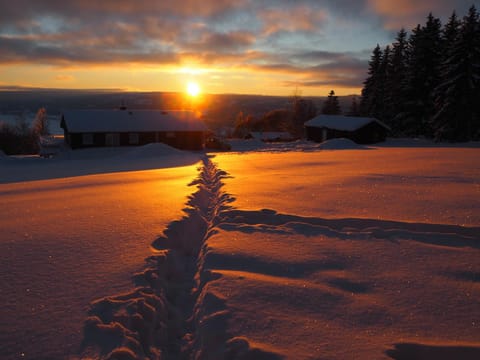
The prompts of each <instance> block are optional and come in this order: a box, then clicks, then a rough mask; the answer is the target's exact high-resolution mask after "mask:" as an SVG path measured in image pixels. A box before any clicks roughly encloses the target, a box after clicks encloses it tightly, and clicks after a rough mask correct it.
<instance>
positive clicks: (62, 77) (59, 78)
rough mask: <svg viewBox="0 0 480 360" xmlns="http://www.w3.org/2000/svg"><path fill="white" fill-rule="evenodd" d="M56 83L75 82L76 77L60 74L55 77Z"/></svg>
mask: <svg viewBox="0 0 480 360" xmlns="http://www.w3.org/2000/svg"><path fill="white" fill-rule="evenodd" d="M55 80H56V81H73V80H75V76H73V75H67V74H58V75H56V76H55Z"/></svg>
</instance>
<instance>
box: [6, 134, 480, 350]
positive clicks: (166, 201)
mask: <svg viewBox="0 0 480 360" xmlns="http://www.w3.org/2000/svg"><path fill="white" fill-rule="evenodd" d="M235 145H237V151H238V149H243V150H242V152H236V153H231V154H221V155H218V154H217V155H216V156H214V157H203V161H202V163H201V168H200V173H198V172H197V171H196V167H197V166H198V165H191V166H186V167H173V168H165V169H163V170H151V171H142V172H120V173H107V174H103V175H102V174H97V175H88V176H80V177H76V178H66V179H56V180H55V179H53V180H43V181H31V182H25V183H6V184H3V185H1V184H0V196H1V199H2V208H1V214H0V225H1V226H2V229H7V230H6V231H3V232H2V234H1V235H0V246H1V247H2V249H1V252H0V254H2V256H3V258H2V261H1V263H2V266H3V270H4V271H2V276H1V277H0V280H1V281H2V285H1V287H0V289H1V290H2V293H4V294H6V295H5V296H3V297H2V299H3V301H4V304H2V306H1V307H0V308H1V309H2V319H4V318H5V319H7V320H8V321H7V322H2V324H3V325H1V326H2V328H1V331H0V333H1V336H2V339H1V341H0V344H2V345H1V346H2V349H0V350H1V352H2V354H4V355H5V358H7V359H14V358H17V357H19V356H21V354H22V353H23V354H24V356H23V358H39V357H40V356H41V355H43V356H45V354H47V357H50V358H64V357H68V356H70V357H73V358H76V357H82V358H108V357H109V356H113V357H114V358H115V356H116V357H118V358H126V359H135V358H139V359H140V358H145V357H149V358H150V359H160V358H181V357H182V356H183V357H185V358H197V359H217V358H226V359H284V358H286V359H312V358H321V359H372V358H375V359H382V358H385V359H388V358H395V359H410V358H415V357H417V358H427V359H429V358H441V357H442V356H444V357H445V356H446V357H447V358H462V359H476V358H478V357H479V356H480V331H479V327H478V326H479V324H480V308H479V307H478V298H479V297H480V286H479V281H480V280H479V274H480V263H479V262H478V259H479V258H480V235H479V234H480V217H479V216H480V215H479V214H480V201H479V200H478V199H479V196H478V195H479V183H480V164H479V163H478V160H477V159H478V156H479V151H480V150H479V149H478V147H476V146H468V147H461V146H457V147H438V146H432V145H431V144H430V145H428V146H422V147H415V146H414V144H413V143H412V142H410V143H408V144H407V146H404V145H401V146H398V144H385V146H377V147H375V148H357V149H345V148H346V145H345V144H340V142H338V141H337V142H336V143H332V144H331V145H332V146H330V149H328V150H325V149H322V148H321V147H320V146H318V145H321V144H307V145H305V144H302V143H300V142H298V143H292V144H289V145H285V146H278V145H276V144H275V145H273V146H272V147H265V146H262V148H261V149H258V148H256V147H255V146H253V145H252V143H251V142H250V143H245V144H240V143H239V144H235ZM304 145H305V146H304ZM324 145H325V144H324ZM234 149H235V146H234ZM254 149H257V150H254ZM335 149H342V151H335ZM157 150H159V149H157ZM138 151H139V152H140V153H141V152H143V151H147V152H149V150H148V149H146V150H145V149H143V150H142V149H139V150H138ZM159 151H160V150H159ZM243 151H246V152H243ZM193 155H194V156H198V154H190V155H188V157H187V158H188V159H190V160H189V161H192V159H193V158H191V156H193ZM131 156H132V159H137V160H136V161H137V162H140V163H143V165H144V166H147V168H149V166H153V165H154V162H150V161H147V160H145V159H143V158H141V157H140V158H139V157H136V156H135V155H131ZM86 157H88V156H85V157H84V158H83V159H81V160H80V159H77V160H67V159H63V160H60V159H59V160H58V162H59V163H62V164H63V163H65V162H67V163H68V162H72V163H74V162H75V161H79V162H78V163H77V164H83V165H84V166H85V169H84V173H88V171H89V170H88V169H89V168H93V169H94V170H95V172H96V173H99V172H100V171H101V165H100V164H99V163H101V162H102V161H104V160H102V161H96V160H92V159H90V160H88V159H87V158H86ZM123 158H124V160H125V159H127V158H128V156H127V155H126V154H125V155H124V156H123ZM167 158H168V159H175V158H177V160H178V164H177V165H180V164H182V161H181V160H180V159H183V161H186V159H185V158H184V157H182V156H181V155H179V154H169V155H166V156H164V158H163V160H162V157H161V156H159V157H158V161H157V163H156V164H157V166H161V165H160V164H161V163H162V161H163V162H164V163H169V161H168V160H167ZM197 158H198V157H197ZM139 159H143V160H142V161H140V160H139ZM23 160H26V162H23V165H22V167H21V168H22V169H23V170H22V171H20V170H16V171H18V172H17V175H18V176H19V177H20V178H22V177H23V178H24V177H25V175H22V174H25V173H28V171H29V170H30V171H32V174H30V175H29V176H30V177H32V178H39V176H38V175H35V172H36V171H37V169H38V168H36V167H35V166H37V165H35V166H34V165H33V162H35V161H34V160H31V161H32V164H30V163H28V161H29V160H27V159H23ZM0 161H2V162H1V163H0V168H1V169H2V170H4V169H13V168H14V167H15V166H19V165H18V162H17V159H14V160H12V161H13V162H14V163H16V165H14V166H11V165H10V163H11V162H12V161H8V162H7V161H4V160H0ZM172 161H173V160H172ZM115 162H116V160H115V161H113V157H111V158H110V159H109V160H108V161H105V162H104V164H105V165H104V166H105V167H104V170H105V172H109V171H110V170H112V168H110V167H109V166H110V165H109V164H111V163H113V164H115ZM132 163H135V161H130V160H128V161H127V160H126V163H125V164H124V166H127V167H128V166H132V168H131V170H133V169H135V166H134V165H133V164H132ZM52 164H53V163H52ZM129 164H130V165H129ZM190 164H193V162H190ZM64 165H65V164H64ZM88 165H90V166H88ZM65 166H66V165H65ZM97 166H98V168H97ZM115 166H117V167H116V168H115V167H114V168H113V170H112V171H118V166H120V165H119V164H116V165H115ZM138 166H140V165H138ZM67 168H68V166H67ZM50 172H51V174H53V175H52V176H54V177H56V176H57V174H58V173H57V172H56V171H55V167H54V166H53V165H52V168H51V171H50ZM59 172H60V173H61V171H59ZM2 174H3V172H2ZM2 176H3V175H2ZM42 176H47V175H46V174H42ZM12 177H13V176H12ZM4 182H5V181H4ZM7 182H8V181H7ZM187 184H190V185H191V186H190V187H187V186H186V185H187ZM187 194H190V195H189V196H188V198H187V197H186V196H187ZM3 204H6V206H3ZM58 204H61V205H62V206H61V207H59V206H58ZM181 209H183V211H181ZM58 219H65V220H64V221H63V222H62V221H59V220H58ZM162 230H163V231H162ZM150 245H151V248H149V246H150ZM144 259H146V260H147V261H146V262H144ZM32 264H33V266H32ZM32 268H33V269H35V270H33V271H32V270H31V269H32ZM134 274H135V275H134ZM132 275H134V276H133V280H131V279H130V277H131V276H132ZM27 289H28V291H27ZM31 294H33V295H34V296H31ZM88 302H90V306H88V307H86V305H87V304H88ZM65 313H68V314H69V316H68V317H66V316H65ZM47 319H48V320H47ZM84 321H85V326H84ZM19 339H20V340H19ZM109 354H110V355H109Z"/></svg>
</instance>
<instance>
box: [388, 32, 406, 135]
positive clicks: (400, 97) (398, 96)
mask: <svg viewBox="0 0 480 360" xmlns="http://www.w3.org/2000/svg"><path fill="white" fill-rule="evenodd" d="M406 51H407V32H406V31H405V29H401V30H400V31H399V32H398V34H397V37H396V39H395V42H394V43H393V45H392V51H391V56H390V61H389V69H388V78H387V79H386V94H385V119H384V121H385V122H386V123H387V124H388V125H390V127H391V128H392V130H393V132H394V133H396V132H398V130H399V128H400V127H399V126H398V124H397V122H398V121H397V119H400V118H402V117H403V116H404V113H405V106H404V103H405V97H406V95H405V85H406V82H405V77H406V69H407V53H406Z"/></svg>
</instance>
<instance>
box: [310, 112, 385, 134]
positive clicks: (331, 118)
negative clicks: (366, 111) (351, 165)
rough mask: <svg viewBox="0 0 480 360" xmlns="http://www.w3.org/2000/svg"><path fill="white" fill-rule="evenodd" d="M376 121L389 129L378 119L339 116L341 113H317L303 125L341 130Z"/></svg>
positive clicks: (350, 129)
mask: <svg viewBox="0 0 480 360" xmlns="http://www.w3.org/2000/svg"><path fill="white" fill-rule="evenodd" d="M371 122H376V123H378V124H380V125H381V126H383V127H384V128H385V129H390V128H389V127H388V126H387V125H385V124H384V123H383V122H381V121H380V120H377V119H375V118H369V117H354V116H341V115H323V114H322V115H318V116H316V117H314V118H313V119H311V120H308V121H307V122H306V123H305V126H311V127H319V128H322V127H325V128H329V129H335V130H341V131H355V130H358V129H360V128H362V127H364V126H365V125H367V124H369V123H371Z"/></svg>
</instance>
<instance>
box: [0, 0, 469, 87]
mask: <svg viewBox="0 0 480 360" xmlns="http://www.w3.org/2000/svg"><path fill="white" fill-rule="evenodd" d="M475 1H476V0H422V1H417V0H325V1H322V0H316V1H315V0H305V1H302V0H244V1H242V0H175V1H173V0H163V1H162V0H157V1H154V0H148V1H141V0H78V1H73V0H0V9H1V10H0V87H8V86H28V87H30V86H31V87H49V88H88V89H92V88H97V89H98V88H102V89H105V88H108V89H110V88H111V89H125V90H134V91H135V90H140V91H184V89H185V87H186V84H187V82H188V81H196V82H197V83H198V84H199V85H200V87H201V88H202V91H204V92H207V93H245V94H264V95H289V94H292V93H293V92H294V91H295V89H298V90H300V91H301V92H302V94H303V95H326V94H327V93H328V91H329V90H330V89H334V90H335V91H336V93H337V94H339V95H344V94H351V93H358V92H359V91H360V88H361V84H362V81H363V80H364V78H365V73H366V68H367V62H368V59H369V57H370V54H371V51H372V49H373V48H374V47H375V45H376V44H377V43H379V44H380V45H382V46H383V45H386V44H388V43H391V42H392V41H393V39H394V37H395V35H396V33H397V32H398V30H399V29H400V28H401V27H405V28H406V29H407V30H410V29H412V28H413V27H414V26H415V25H416V24H418V23H421V24H423V23H424V20H425V17H426V15H427V14H428V13H429V12H430V11H431V12H433V14H434V15H435V16H438V17H440V18H441V19H442V20H446V19H447V17H448V16H449V15H450V14H451V13H452V11H453V10H454V9H455V10H456V11H457V13H458V14H459V15H461V16H463V15H465V14H466V13H467V10H468V7H469V6H471V5H472V3H474V2H475Z"/></svg>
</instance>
